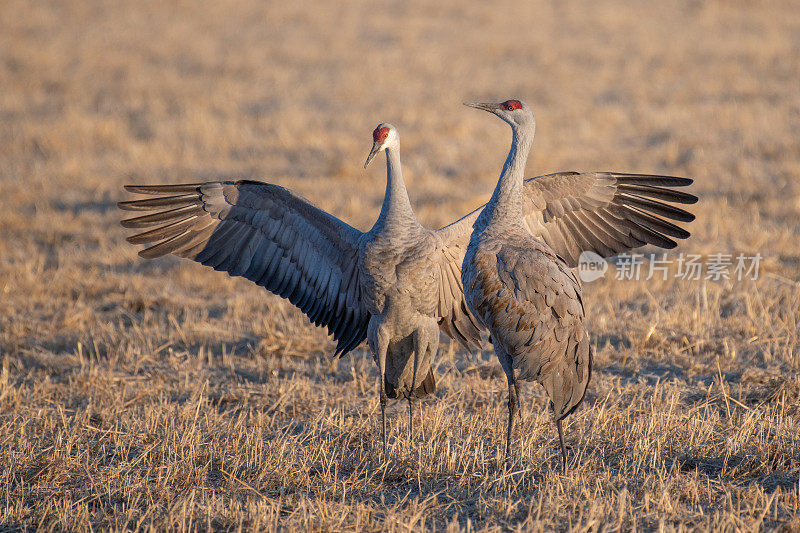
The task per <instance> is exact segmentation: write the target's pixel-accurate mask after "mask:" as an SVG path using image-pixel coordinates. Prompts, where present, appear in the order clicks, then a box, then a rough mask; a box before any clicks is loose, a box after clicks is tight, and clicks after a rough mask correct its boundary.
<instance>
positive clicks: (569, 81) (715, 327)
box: [0, 0, 800, 531]
mask: <svg viewBox="0 0 800 533" xmlns="http://www.w3.org/2000/svg"><path fill="white" fill-rule="evenodd" d="M464 4H465V2H458V1H456V0H443V1H439V2H423V1H419V0H412V1H408V2H398V1H394V0H391V1H386V2H372V1H366V0H357V1H354V2H341V3H322V2H319V3H312V2H259V1H256V0H241V1H238V2H235V1H227V0H226V1H216V0H215V1H211V0H204V1H196V2H189V1H181V0H178V1H171V0H158V1H155V0H143V1H138V2H107V1H101V0H82V1H62V0H42V1H35V2H31V1H26V0H3V1H2V2H0V208H1V209H0V359H1V360H2V370H1V371H0V529H5V530H17V529H23V530H27V529H44V530H75V531H83V530H96V529H103V530H106V529H114V530H116V529H139V528H141V529H153V530H165V529H170V530H172V529H174V530H196V529H200V530H217V529H223V530H228V529H244V530H262V529H263V530H276V529H302V530H307V529H312V530H318V531H332V530H367V531H408V530H432V529H435V530H445V529H446V530H470V531H471V530H475V531H478V530H481V531H482V530H516V529H517V528H520V529H522V530H540V531H550V530H554V529H555V530H571V531H615V530H632V529H635V530H676V531H685V530H701V531H712V530H713V531H740V530H741V531H752V530H762V529H766V530H772V529H783V530H785V531H797V530H798V529H800V378H798V370H799V369H800V284H799V283H798V279H800V9H798V6H797V3H796V2H792V1H786V2H782V1H774V2H739V1H732V2H725V1H702V0H692V1H688V0H687V1H679V2H655V1H653V2H650V1H647V2H622V1H611V2H588V1H587V2H583V1H581V2H574V3H572V2H569V3H568V2H530V3H524V5H523V3H519V2H481V3H475V5H471V6H468V5H464ZM508 97H518V98H522V99H524V100H526V101H527V102H529V103H530V104H531V105H532V107H533V109H534V111H535V112H536V115H537V125H538V128H537V140H536V142H535V144H534V152H533V154H532V157H531V161H530V163H529V165H528V173H529V175H535V174H544V173H547V172H551V171H556V170H617V171H631V172H635V171H638V172H651V173H656V172H660V173H665V174H673V175H681V176H689V177H692V178H694V179H695V185H694V186H693V187H692V191H691V192H694V193H695V194H697V195H698V196H700V198H701V201H700V203H698V204H697V205H695V206H693V210H694V211H695V212H696V214H697V215H698V218H697V220H696V221H695V222H694V223H693V224H691V227H690V229H691V231H692V232H693V236H692V237H691V239H690V240H689V241H686V242H683V243H682V244H681V246H680V247H679V248H677V249H676V250H674V251H672V252H670V253H669V255H668V257H669V258H671V259H675V260H677V258H678V257H679V254H680V253H681V252H683V253H685V254H688V253H693V254H702V256H703V257H708V255H709V254H714V253H730V254H739V253H744V254H747V255H754V254H756V253H760V254H761V255H762V256H763V260H762V261H761V263H760V271H759V276H758V279H757V280H749V279H747V280H742V281H739V280H736V279H732V280H725V279H722V280H718V281H714V280H704V279H701V280H684V279H676V278H675V277H674V276H673V275H672V273H671V274H670V277H669V279H667V280H663V279H651V280H644V279H642V280H639V281H632V280H617V279H615V278H614V276H612V275H610V274H611V273H613V272H614V269H613V267H612V269H611V270H610V273H609V275H607V276H606V278H605V279H602V280H599V281H595V282H592V283H587V284H585V286H584V294H585V302H586V306H587V313H588V315H589V330H590V334H591V339H592V343H593V344H594V345H595V347H596V354H597V355H596V358H595V365H596V370H595V373H594V376H593V381H592V383H591V385H590V389H589V393H588V395H587V399H586V401H585V403H584V404H583V405H582V406H581V407H580V408H579V409H578V411H577V412H576V414H575V415H573V416H572V417H570V418H569V419H568V424H567V425H566V438H567V442H568V444H569V446H570V468H569V471H568V472H567V473H566V474H564V473H562V472H561V470H560V468H559V465H560V459H559V457H560V456H559V450H558V445H557V442H558V440H557V434H556V432H555V429H554V427H553V425H552V423H551V422H550V415H549V413H548V410H547V404H546V398H545V396H544V394H543V392H542V391H541V388H540V387H539V386H538V385H535V384H533V385H526V386H524V387H523V394H522V398H523V410H522V413H523V415H522V422H521V423H520V424H519V425H518V427H517V429H516V431H515V435H514V441H515V443H516V445H517V447H518V451H517V453H516V455H515V456H514V457H513V460H512V461H511V462H510V463H509V464H508V465H503V462H502V443H503V438H504V430H505V424H506V416H507V410H506V407H505V398H506V394H505V381H504V379H503V378H502V377H501V376H502V373H501V371H500V369H499V365H497V364H496V363H495V361H494V355H493V353H492V352H491V349H490V348H491V347H490V345H488V343H487V344H486V345H485V346H484V349H483V351H482V352H481V353H468V352H466V351H464V350H462V349H461V348H460V347H459V346H457V345H455V344H450V343H448V342H446V341H443V346H442V348H441V351H440V354H439V358H438V360H437V362H436V368H437V379H438V381H439V390H438V391H437V393H436V395H435V396H434V397H433V398H430V399H428V400H426V401H424V402H422V404H421V409H420V411H419V414H418V420H419V423H418V424H415V427H416V428H420V427H421V429H420V430H419V431H417V432H416V434H415V435H413V437H412V438H411V439H409V438H408V437H407V435H406V433H407V430H408V421H407V415H406V407H405V404H393V405H392V407H391V410H390V418H389V427H390V428H391V434H390V435H389V443H390V449H389V459H388V461H384V458H383V456H382V454H381V453H380V446H379V444H378V443H379V427H378V423H379V413H380V410H379V408H378V397H377V370H376V368H375V365H374V364H373V362H372V360H371V356H370V355H369V354H368V352H367V350H366V348H365V347H363V346H362V347H361V348H359V349H358V350H356V351H355V352H354V353H352V354H350V355H348V356H346V357H344V358H342V359H341V360H335V361H332V360H331V358H330V355H331V354H332V353H333V346H334V344H333V342H332V341H331V340H330V339H329V338H328V337H327V336H326V335H325V333H324V332H323V331H322V330H320V329H316V328H314V327H313V326H311V325H310V324H309V323H308V321H307V320H306V319H305V317H304V316H302V315H301V314H300V313H299V312H298V311H297V310H296V309H295V308H293V307H292V306H291V305H289V304H288V303H287V302H286V301H285V300H281V299H280V298H277V297H275V296H272V295H270V294H268V293H266V292H265V291H263V290H261V289H259V288H257V287H255V286H254V285H252V284H251V283H249V282H247V281H245V280H242V279H233V278H230V277H228V276H226V275H224V274H221V273H218V272H214V271H212V270H210V269H207V268H205V267H202V266H199V265H196V264H194V263H190V262H186V261H180V260H177V259H175V258H164V259H160V260H156V261H151V262H147V261H144V260H142V259H140V258H139V257H138V256H137V255H136V252H137V248H136V247H134V246H132V245H129V244H127V243H126V242H125V237H126V235H128V234H129V232H126V231H125V230H123V228H121V227H120V226H119V220H120V218H121V216H122V215H123V214H122V213H120V212H119V211H118V210H117V208H116V205H115V204H116V202H117V201H119V200H123V199H131V198H130V196H129V195H126V194H125V193H124V191H123V190H122V185H123V184H125V183H162V182H191V181H201V180H207V179H219V178H251V179H262V180H266V181H270V182H274V183H278V184H281V185H285V186H288V187H290V188H292V189H293V190H295V191H297V192H299V193H301V194H303V195H304V196H306V197H308V198H309V199H311V200H312V201H314V202H315V203H317V205H319V206H321V207H323V208H325V209H327V210H329V211H331V212H333V213H335V214H336V215H338V216H339V217H341V218H343V219H345V220H347V221H349V222H350V223H352V224H353V225H355V226H356V227H358V228H360V229H367V228H369V227H370V225H371V224H372V222H373V220H374V219H375V217H376V216H377V213H378V210H379V207H380V201H381V199H382V196H383V192H384V183H385V182H384V180H385V177H384V168H383V165H382V164H374V165H372V166H371V167H370V168H369V169H368V170H366V171H365V170H363V169H362V164H363V161H364V157H365V156H366V154H367V152H368V151H369V148H370V147H371V143H372V139H371V136H370V134H371V132H372V129H373V128H374V127H375V125H376V124H377V123H379V122H381V121H387V122H392V123H393V124H395V125H396V126H397V127H398V128H399V130H400V132H401V135H402V141H403V161H404V164H405V174H406V180H407V182H408V186H409V189H410V194H411V199H412V203H413V205H414V207H415V209H416V210H417V212H418V214H419V216H420V218H421V220H422V221H423V222H424V223H425V224H427V225H429V226H438V225H442V224H445V223H447V222H449V221H451V220H453V219H455V218H456V217H458V216H460V215H461V214H464V213H466V212H467V211H469V210H471V209H472V208H474V207H476V206H477V205H479V204H480V203H481V202H483V201H485V200H486V199H488V197H489V194H490V192H491V189H492V188H493V187H494V184H495V182H496V179H497V176H498V174H499V169H500V166H501V164H502V161H503V159H504V157H505V154H506V151H507V148H508V143H509V140H510V136H509V134H508V131H507V127H506V126H505V125H503V124H502V123H501V122H500V121H499V120H497V119H496V118H492V117H490V116H488V115H486V114H485V113H480V112H478V111H475V110H471V109H467V108H465V107H463V106H461V102H462V101H469V100H479V99H495V100H503V99H506V98H508ZM671 272H672V271H671Z"/></svg>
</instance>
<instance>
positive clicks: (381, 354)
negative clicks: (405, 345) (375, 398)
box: [377, 336, 389, 460]
mask: <svg viewBox="0 0 800 533" xmlns="http://www.w3.org/2000/svg"><path fill="white" fill-rule="evenodd" d="M377 348H378V350H377V352H378V369H379V370H380V374H381V376H380V380H381V383H380V401H381V438H382V439H383V458H384V460H385V459H388V457H387V455H386V401H387V398H386V352H387V351H388V350H389V341H388V340H387V339H382V338H381V337H380V336H379V337H378V346H377Z"/></svg>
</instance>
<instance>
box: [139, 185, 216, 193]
mask: <svg viewBox="0 0 800 533" xmlns="http://www.w3.org/2000/svg"><path fill="white" fill-rule="evenodd" d="M203 185H206V183H181V184H178V185H125V190H126V191H128V192H133V193H136V194H168V193H169V194H182V193H189V192H197V188H198V187H201V186H203Z"/></svg>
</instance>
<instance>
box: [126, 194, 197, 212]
mask: <svg viewBox="0 0 800 533" xmlns="http://www.w3.org/2000/svg"><path fill="white" fill-rule="evenodd" d="M187 205H200V199H199V198H198V197H197V195H196V194H181V195H178V196H162V197H159V198H148V199H147V200H131V201H128V202H117V207H118V208H120V209H122V210H123V211H150V210H152V209H153V208H154V207H166V206H170V207H184V206H187Z"/></svg>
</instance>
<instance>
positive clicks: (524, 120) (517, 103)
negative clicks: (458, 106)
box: [464, 100, 535, 128]
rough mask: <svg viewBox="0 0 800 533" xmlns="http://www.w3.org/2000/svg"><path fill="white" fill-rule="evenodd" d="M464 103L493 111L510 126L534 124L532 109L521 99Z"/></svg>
mask: <svg viewBox="0 0 800 533" xmlns="http://www.w3.org/2000/svg"><path fill="white" fill-rule="evenodd" d="M464 105H465V106H467V107H474V108H475V109H483V110H484V111H488V112H489V113H493V114H495V115H497V116H498V117H500V118H501V119H503V120H504V121H506V122H508V123H509V124H510V125H511V127H512V128H513V127H517V126H529V125H531V126H532V125H534V124H535V120H534V118H533V111H531V108H530V107H528V104H526V103H525V102H523V101H521V100H506V101H505V102H500V103H480V102H473V103H466V102H465V103H464Z"/></svg>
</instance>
